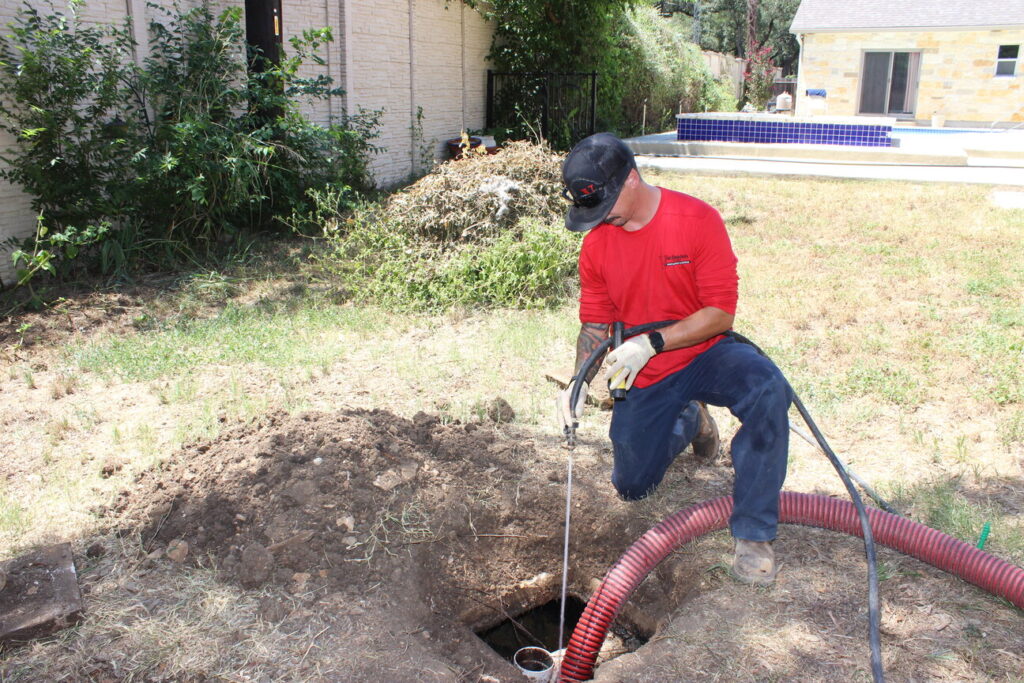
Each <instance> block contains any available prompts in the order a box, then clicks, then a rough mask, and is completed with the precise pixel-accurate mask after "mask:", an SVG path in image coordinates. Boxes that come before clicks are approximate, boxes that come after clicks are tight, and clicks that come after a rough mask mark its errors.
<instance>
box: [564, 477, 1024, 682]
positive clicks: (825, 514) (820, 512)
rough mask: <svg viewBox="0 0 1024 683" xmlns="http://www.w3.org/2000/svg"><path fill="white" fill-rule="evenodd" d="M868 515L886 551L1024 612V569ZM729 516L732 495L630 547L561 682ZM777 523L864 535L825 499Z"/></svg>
mask: <svg viewBox="0 0 1024 683" xmlns="http://www.w3.org/2000/svg"><path fill="white" fill-rule="evenodd" d="M867 513H868V517H869V518H870V521H871V530H872V532H873V534H874V536H875V540H876V541H878V542H879V543H881V544H882V545H885V546H888V547H890V548H893V549H894V550H898V551H900V552H901V553H904V554H906V555H910V556H911V557H916V558H917V559H919V560H923V561H925V562H927V563H928V564H930V565H932V566H934V567H937V568H939V569H941V570H943V571H947V572H949V573H951V574H954V575H956V576H958V577H960V578H961V579H963V580H964V581H968V582H970V583H973V584H974V585H976V586H979V587H980V588H983V589H984V590H986V591H988V592H989V593H992V594H993V595H998V596H999V597H1002V598H1006V599H1007V600H1009V601H1010V602H1011V603H1013V604H1014V605H1016V606H1017V607H1020V608H1021V609H1024V569H1021V568H1020V567H1016V566H1014V565H1012V564H1010V563H1008V562H1004V561H1003V560H1000V559H999V558H997V557H993V556H992V555H989V554H988V553H986V552H984V551H981V550H978V549H977V548H975V547H974V546H972V545H969V544H967V543H964V542H962V541H958V540H957V539H955V538H953V537H952V536H947V535H946V534H944V533H942V532H941V531H936V530H935V529H931V528H929V527H926V526H925V525H923V524H918V523H917V522H912V521H910V520H909V519H906V518H904V517H900V516H899V515H894V514H890V513H888V512H884V511H882V510H878V509H876V508H868V510H867ZM730 514H732V496H723V497H722V498H715V499H714V500H709V501H705V502H703V503H699V504H697V505H694V506H692V507H688V508H686V509H685V510H680V511H679V512H677V513H675V514H673V515H671V516H669V517H668V518H666V519H665V520H663V521H662V522H661V523H659V524H658V525H657V526H655V527H654V528H653V529H651V530H650V531H648V532H647V533H646V534H644V535H643V536H641V537H640V539H639V540H637V541H636V543H634V544H633V545H632V546H630V548H629V550H627V551H626V553H625V554H624V555H623V556H622V557H621V558H620V559H619V561H618V562H616V563H615V566H613V567H612V568H611V569H610V570H609V571H608V574H607V575H606V576H605V578H604V581H603V582H602V583H601V586H600V587H599V588H598V589H597V591H596V592H595V593H594V595H593V596H592V597H591V598H590V602H588V603H587V607H586V609H585V610H584V611H583V616H581V617H580V620H579V622H578V623H577V624H576V629H575V630H574V631H573V632H572V637H571V638H570V639H569V645H568V647H567V648H566V651H565V658H564V659H563V660H562V668H561V670H560V672H559V678H558V680H560V681H586V680H589V679H590V678H591V677H592V675H593V673H594V661H595V660H596V659H597V653H598V651H599V650H600V649H601V645H602V644H603V643H604V639H605V636H606V635H607V633H608V629H609V628H610V627H611V624H612V621H614V620H615V616H616V615H617V614H618V612H619V610H620V609H621V607H622V605H623V604H624V603H625V602H626V600H628V599H629V596H630V595H632V593H633V591H634V590H636V587H637V586H639V585H640V582H641V581H643V580H644V577H646V576H647V574H648V573H650V571H651V570H652V569H654V567H655V566H657V564H658V563H659V562H661V561H662V560H663V559H665V557H666V556H668V554H669V553H671V552H672V551H673V550H675V549H676V548H678V547H679V546H681V545H683V544H685V543H688V542H690V541H692V540H693V539H695V538H697V537H699V536H703V535H704V534H706V533H709V532H712V531H718V530H719V529H724V528H725V527H726V526H727V523H728V521H729V515H730ZM779 521H780V522H783V523H785V524H802V525H804V526H816V527H821V528H823V529H831V530H833V531H842V532H843V533H847V534H850V535H853V536H861V533H862V532H861V525H860V521H859V519H858V517H857V511H856V509H855V508H854V506H853V504H851V503H847V502H846V501H842V500H837V499H835V498H829V497H828V496H817V495H811V494H807V493H791V492H789V491H783V492H782V497H781V499H780V502H779Z"/></svg>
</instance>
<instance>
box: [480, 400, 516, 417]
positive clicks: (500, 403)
mask: <svg viewBox="0 0 1024 683" xmlns="http://www.w3.org/2000/svg"><path fill="white" fill-rule="evenodd" d="M487 419H489V420H490V421H491V422H499V423H500V422H514V421H515V419H516V411H515V410H513V409H512V406H510V405H509V403H508V401H506V400H505V399H503V398H502V397H500V396H498V397H496V398H494V400H492V401H491V402H490V403H489V404H487Z"/></svg>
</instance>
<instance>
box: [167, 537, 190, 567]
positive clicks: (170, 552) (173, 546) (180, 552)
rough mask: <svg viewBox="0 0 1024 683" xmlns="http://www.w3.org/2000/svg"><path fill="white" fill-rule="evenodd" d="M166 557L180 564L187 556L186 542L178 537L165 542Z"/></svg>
mask: <svg viewBox="0 0 1024 683" xmlns="http://www.w3.org/2000/svg"><path fill="white" fill-rule="evenodd" d="M166 552H167V557H168V558H169V559H170V560H171V562H174V563H176V564H181V563H182V562H184V561H185V558H186V557H188V543H187V542H185V541H183V540H182V539H180V538H178V539H175V540H173V541H171V542H170V543H168V544H167V551H166Z"/></svg>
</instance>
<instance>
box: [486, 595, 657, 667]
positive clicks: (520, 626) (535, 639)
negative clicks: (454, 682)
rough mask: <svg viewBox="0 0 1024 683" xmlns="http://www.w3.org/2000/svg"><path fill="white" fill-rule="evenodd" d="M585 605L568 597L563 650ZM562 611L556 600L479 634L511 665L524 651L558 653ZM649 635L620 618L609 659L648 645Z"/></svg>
mask: <svg viewBox="0 0 1024 683" xmlns="http://www.w3.org/2000/svg"><path fill="white" fill-rule="evenodd" d="M586 606H587V605H586V603H585V602H583V601H582V600H580V599H579V598H577V597H575V596H573V595H569V596H566V599H565V630H564V635H563V636H562V647H565V646H566V645H568V644H569V637H570V636H572V632H573V630H574V629H575V628H576V623H577V622H578V621H579V620H580V617H581V616H582V615H583V610H584V608H585V607H586ZM560 611H561V600H560V599H558V598H556V599H554V600H552V601H550V602H547V603H544V604H543V605H540V606H539V607H534V608H532V609H528V610H526V611H525V612H523V613H522V614H519V615H516V616H514V617H511V618H509V619H506V620H505V621H502V622H501V623H499V624H497V625H496V626H492V627H491V628H487V629H484V630H482V631H478V632H477V635H478V636H480V639H481V640H483V641H484V642H485V643H487V644H488V645H490V646H491V649H492V650H494V651H495V652H497V653H498V654H499V655H501V656H502V657H504V658H505V659H507V660H509V661H512V657H513V656H514V655H515V653H516V651H517V650H519V649H520V648H524V647H531V646H533V647H542V648H544V649H545V650H547V651H548V652H555V651H556V650H558V620H559V613H560ZM648 637H649V636H648V634H645V633H643V632H642V631H641V630H640V629H639V628H637V627H636V626H635V625H633V624H630V623H627V622H625V621H624V620H623V618H622V615H621V614H620V615H619V617H618V619H616V620H615V623H614V624H612V628H611V631H610V632H609V634H608V640H607V642H606V643H605V645H606V646H611V648H610V650H609V652H607V657H606V659H610V658H611V657H617V656H619V655H621V654H625V653H626V652H633V651H634V650H636V649H637V648H638V647H640V646H641V645H643V644H644V643H646V642H647V639H648Z"/></svg>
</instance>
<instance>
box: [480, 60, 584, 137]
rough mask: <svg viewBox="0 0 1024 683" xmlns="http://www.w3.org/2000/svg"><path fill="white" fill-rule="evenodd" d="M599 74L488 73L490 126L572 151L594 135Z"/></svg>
mask: <svg viewBox="0 0 1024 683" xmlns="http://www.w3.org/2000/svg"><path fill="white" fill-rule="evenodd" d="M596 125H597V74H596V73H503V72H497V71H491V70H489V69H488V71H487V127H488V128H508V129H511V130H513V131H515V132H516V133H517V134H520V135H522V134H523V133H527V132H528V131H529V130H531V129H532V130H533V131H535V132H539V133H540V134H541V135H542V136H543V137H544V139H545V140H547V141H548V142H549V143H550V144H551V145H552V146H553V147H555V148H556V149H568V148H569V147H571V146H572V145H573V144H575V143H576V142H578V141H580V140H582V139H583V138H585V137H586V136H588V135H592V134H593V133H594V132H595V127H596Z"/></svg>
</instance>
